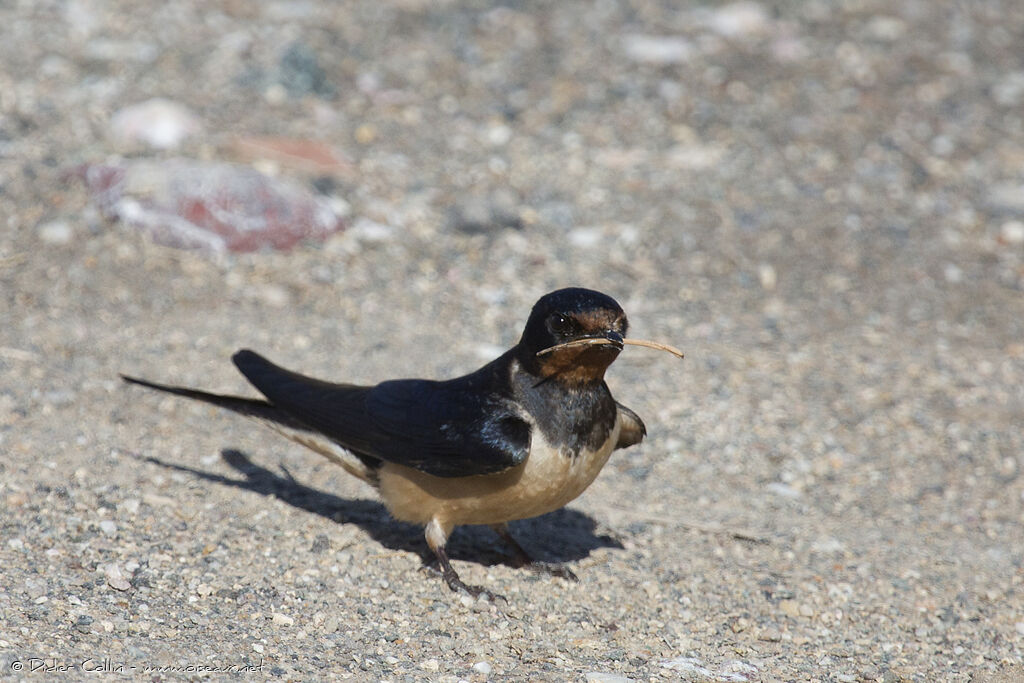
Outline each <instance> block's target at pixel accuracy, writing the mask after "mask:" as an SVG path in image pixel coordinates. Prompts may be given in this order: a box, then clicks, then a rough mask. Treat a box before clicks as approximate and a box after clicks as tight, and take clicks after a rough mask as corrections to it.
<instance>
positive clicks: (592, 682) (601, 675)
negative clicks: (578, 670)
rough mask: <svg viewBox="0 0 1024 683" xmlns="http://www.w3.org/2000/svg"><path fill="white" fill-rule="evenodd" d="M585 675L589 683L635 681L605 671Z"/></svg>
mask: <svg viewBox="0 0 1024 683" xmlns="http://www.w3.org/2000/svg"><path fill="white" fill-rule="evenodd" d="M583 675H584V677H585V678H586V679H587V683H630V681H632V680H633V679H632V678H626V677H625V676H620V675H619V674H611V673H606V672H604V671H590V672H587V673H585V674H583Z"/></svg>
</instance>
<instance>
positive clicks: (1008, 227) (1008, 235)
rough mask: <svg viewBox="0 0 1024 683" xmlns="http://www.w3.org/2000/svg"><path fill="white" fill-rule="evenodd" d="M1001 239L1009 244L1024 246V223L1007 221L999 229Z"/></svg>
mask: <svg viewBox="0 0 1024 683" xmlns="http://www.w3.org/2000/svg"><path fill="white" fill-rule="evenodd" d="M999 237H1000V239H1002V240H1003V241H1004V242H1006V243H1007V244H1024V221H1006V222H1005V223H1003V225H1002V226H1001V227H1000V228H999Z"/></svg>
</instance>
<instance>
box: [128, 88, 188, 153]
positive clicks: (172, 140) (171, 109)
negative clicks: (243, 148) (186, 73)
mask: <svg viewBox="0 0 1024 683" xmlns="http://www.w3.org/2000/svg"><path fill="white" fill-rule="evenodd" d="M201 129H202V124H201V123H200V121H199V118H198V117H196V115H195V114H193V113H192V112H191V111H190V110H189V108H188V107H186V106H185V105H183V104H180V103H178V102H173V101H171V100H167V99H164V98H161V97H156V98H153V99H151V100H146V101H145V102H140V103H138V104H133V105H129V106H127V107H124V108H123V109H121V110H119V111H118V112H117V113H116V114H114V116H113V117H112V118H111V119H110V134H111V136H113V138H114V139H115V140H118V141H120V142H122V143H124V144H131V143H143V144H145V145H148V146H150V147H154V148H156V149H174V148H176V147H179V146H181V143H182V142H184V141H185V139H186V138H188V137H189V136H191V135H194V134H196V133H198V132H199V131H200V130H201Z"/></svg>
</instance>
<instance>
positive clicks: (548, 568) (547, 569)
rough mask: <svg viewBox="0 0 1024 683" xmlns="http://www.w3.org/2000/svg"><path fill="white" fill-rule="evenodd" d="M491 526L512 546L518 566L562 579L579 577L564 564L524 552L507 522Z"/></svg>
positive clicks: (577, 578) (573, 579) (577, 579)
mask: <svg viewBox="0 0 1024 683" xmlns="http://www.w3.org/2000/svg"><path fill="white" fill-rule="evenodd" d="M491 528H492V529H494V533H496V534H498V535H499V536H501V540H503V541H505V543H506V544H507V545H508V546H509V547H510V548H512V551H513V552H514V553H515V554H516V561H517V562H518V563H519V564H518V566H520V567H526V568H527V569H529V570H530V571H534V572H537V573H538V574H548V575H549V576H559V577H561V578H563V579H568V580H570V581H579V577H577V576H576V574H574V573H573V571H572V570H571V569H569V568H568V567H566V566H565V565H564V564H557V563H553V562H539V561H537V560H535V559H533V557H531V556H530V553H528V552H526V548H524V547H523V546H521V545H519V541H517V540H516V539H515V537H514V536H513V535H512V532H510V531H509V530H508V524H506V523H504V522H503V523H501V524H492V525H491Z"/></svg>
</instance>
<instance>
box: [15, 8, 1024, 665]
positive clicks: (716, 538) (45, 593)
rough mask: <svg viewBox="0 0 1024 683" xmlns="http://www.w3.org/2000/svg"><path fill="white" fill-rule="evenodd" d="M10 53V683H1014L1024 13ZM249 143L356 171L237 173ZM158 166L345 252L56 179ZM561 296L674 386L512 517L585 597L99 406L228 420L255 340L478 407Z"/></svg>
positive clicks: (238, 34)
mask: <svg viewBox="0 0 1024 683" xmlns="http://www.w3.org/2000/svg"><path fill="white" fill-rule="evenodd" d="M0 25H2V26H4V29H3V40H2V41H0V57H2V59H0V202H2V204H0V205H2V211H0V218H2V220H3V221H4V223H3V224H2V226H3V227H2V228H0V453H2V461H0V506H2V508H0V509H2V510H3V515H2V525H3V526H2V533H0V566H2V571H0V666H2V670H3V674H2V675H4V676H13V677H14V678H17V679H24V680H37V679H39V678H41V677H44V676H45V677H47V678H50V677H61V678H64V679H67V680H77V679H80V678H81V676H82V672H83V668H84V669H97V670H99V671H100V672H108V673H113V672H118V671H120V672H123V673H125V674H129V675H134V676H137V677H142V678H147V679H150V678H151V679H178V678H181V677H187V678H205V677H212V678H217V679H221V678H230V679H231V680H235V679H237V678H244V679H246V680H249V679H263V678H267V677H272V678H280V679H282V680H313V679H328V678H352V679H355V680H393V681H413V680H437V681H452V682H454V681H458V680H468V681H483V680H565V681H585V680H590V681H606V682H607V681H620V680H626V679H631V680H637V681H643V680H687V681H690V680H694V681H776V680H779V681H790V680H791V681H860V680H864V681H888V682H892V681H904V680H906V681H939V680H942V681H1016V680H1021V679H1022V678H1024V593H1022V591H1024V566H1022V562H1024V533H1022V523H1024V478H1022V477H1021V476H1020V474H1021V468H1022V467H1024V431H1022V423H1024V419H1022V414H1024V223H1022V221H1024V61H1022V54H1024V53H1022V48H1021V46H1022V45H1024V7H1022V6H1021V5H1020V3H1016V2H1012V1H1009V0H1003V1H1001V2H1000V1H997V0H992V1H979V2H970V3H966V2H941V1H936V2H925V1H923V0H901V1H899V2H888V1H886V2H883V1H882V0H850V1H845V2H829V1H826V0H815V1H813V2H778V3H773V4H769V3H764V4H755V3H742V4H739V5H728V6H725V5H719V4H715V3H688V2H668V1H665V2H661V3H658V2H647V1H645V0H638V1H636V2H616V1H612V0H601V1H598V2H565V3H558V4H557V5H556V4H555V3H537V2H505V3H501V2H493V3H492V2H485V1H478V2H465V3H457V2H442V3H429V2H418V1H416V0H404V1H402V2H394V3H378V2H374V1H372V0H367V1H365V2H345V3H329V2H314V1H313V0H308V1H304V2H303V1H298V2H268V3H245V2H238V1H236V0H219V1H217V2H175V3H147V2H127V1H126V0H67V1H58V0H54V1H52V2H31V1H22V2H7V3H2V4H0ZM152 97H164V98H169V99H170V100H173V101H175V102H178V103H180V104H182V105H184V106H185V107H188V108H189V109H190V110H191V112H192V113H193V115H194V117H195V120H196V121H198V122H199V123H201V126H199V127H198V128H195V129H194V130H193V132H192V134H191V135H190V136H189V137H187V138H186V139H185V140H184V141H183V142H182V143H181V144H180V147H179V148H178V149H173V150H168V151H157V150H153V149H150V148H148V147H147V146H146V145H145V144H142V143H134V144H133V143H131V142H126V141H125V139H124V138H125V137H126V136H129V137H130V135H129V133H126V132H125V131H124V130H119V129H118V127H117V124H115V123H114V115H115V113H116V112H118V111H119V110H121V109H122V108H123V107H125V106H127V105H131V104H135V103H138V102H141V101H145V100H147V99H149V98H152ZM268 136H274V137H279V138H289V139H299V140H305V141H311V142H308V144H309V145H311V146H312V147H313V148H316V149H321V147H318V146H322V148H323V149H330V150H332V152H333V153H334V154H335V156H334V157H332V159H333V161H330V162H329V163H326V164H322V165H320V166H317V167H316V168H313V169H311V168H310V167H309V165H308V164H305V165H304V164H303V163H297V162H296V161H295V160H294V159H290V158H281V157H280V156H274V155H271V154H263V153H255V154H254V153H252V151H251V146H250V147H246V145H244V144H239V143H238V140H239V138H264V137H268ZM246 150H248V151H246ZM178 156H180V157H186V158H192V159H199V160H216V161H233V162H239V163H244V164H249V165H255V166H256V167H258V168H260V169H261V170H263V171H265V172H268V173H273V174H276V175H277V177H280V178H290V179H293V180H296V181H297V182H300V183H302V184H303V186H304V187H306V188H308V189H310V190H312V191H314V192H318V193H320V195H322V196H323V197H324V198H325V200H326V201H329V202H330V204H331V206H333V207H334V208H335V209H336V210H337V211H339V212H341V213H342V214H344V216H345V221H346V224H347V225H348V226H349V229H348V230H346V231H344V232H341V233H339V234H337V235H334V236H333V237H331V238H330V239H328V240H327V241H326V242H324V243H303V244H301V245H300V246H298V247H297V248H295V249H293V250H292V251H289V252H275V251H270V250H264V251H260V252H256V253H250V254H221V255H214V254H210V253H205V252H201V251H184V250H179V249H174V248H171V247H168V246H162V245H159V244H156V243H154V241H153V240H152V239H151V238H150V236H149V235H147V234H144V233H142V232H140V231H138V230H137V229H135V228H134V227H132V226H131V225H127V224H125V223H123V222H111V221H107V220H105V219H104V218H103V217H102V216H101V215H100V212H99V211H98V209H97V208H96V206H95V203H94V201H93V200H92V198H90V196H89V195H88V194H87V192H86V191H85V189H84V188H83V186H82V185H81V183H79V182H77V181H75V180H73V179H69V177H68V175H67V171H68V169H70V168H73V167H74V166H75V165H77V164H81V163H89V162H93V163H95V162H104V161H107V162H109V161H112V160H113V161H117V160H118V159H133V158H141V159H150V160H156V161H161V160H164V159H168V158H170V157H178ZM570 284H576V285H583V286H588V287H592V288H596V289H600V290H603V291H605V292H608V293H609V294H611V295H613V296H615V297H616V298H617V299H618V300H619V301H620V302H621V303H622V305H623V306H624V308H625V309H626V311H627V312H628V314H629V315H630V318H631V321H632V326H633V331H634V333H635V335H636V336H640V337H646V338H652V339H658V340H661V341H666V342H669V343H672V344H675V345H678V346H680V347H682V348H683V349H684V350H685V351H686V354H687V357H686V360H685V361H683V362H682V363H680V362H678V361H676V360H674V359H672V358H670V357H669V356H667V355H664V354H657V353H654V352H651V351H647V350H643V349H628V350H627V352H626V353H624V354H623V356H622V357H621V358H620V359H619V361H618V362H617V363H616V364H615V365H614V366H613V368H612V370H611V372H610V374H609V383H610V385H611V387H612V390H613V392H614V393H615V395H616V397H617V398H618V399H619V400H620V401H622V402H623V403H625V404H626V405H628V406H630V407H632V408H633V409H634V410H636V411H637V412H638V413H639V414H640V415H641V416H643V418H644V419H645V421H646V423H647V426H648V429H649V436H648V438H647V440H646V441H645V442H644V443H643V444H642V445H641V446H639V447H637V448H634V449H631V450H629V451H624V452H620V453H617V454H616V455H615V456H614V457H613V459H612V460H611V462H610V463H609V464H608V466H607V467H606V468H605V471H604V472H603V473H602V475H601V476H600V477H599V479H598V481H597V482H596V483H595V484H594V485H593V486H592V487H591V488H590V489H589V490H588V491H587V492H586V493H585V494H584V495H583V496H582V497H580V498H579V499H578V500H577V501H575V502H573V503H572V504H571V505H570V506H569V507H568V508H567V509H565V510H563V511H561V512H558V513H555V514H551V515H549V516H546V517H543V518H540V519H536V520H530V521H525V522H521V523H517V524H515V525H514V531H515V532H516V534H517V535H518V536H519V538H521V539H522V541H523V543H524V545H526V546H527V547H529V548H530V549H532V550H533V551H534V552H535V553H537V554H539V555H541V556H542V557H544V558H546V559H549V560H554V561H564V562H568V563H570V566H571V567H572V568H573V569H574V571H575V572H576V573H577V574H579V575H580V577H581V580H580V582H579V583H578V584H571V583H568V582H565V581H563V580H558V579H549V578H544V577H539V576H535V575H532V574H529V573H527V572H523V571H521V570H517V569H514V568H512V567H511V566H509V559H508V556H507V554H506V552H505V550H504V549H503V548H502V546H501V545H500V543H499V542H498V540H497V539H496V538H495V537H494V536H493V535H492V534H491V532H490V531H489V530H487V529H475V528H468V529H462V530H460V531H458V532H456V535H455V537H454V539H453V542H452V556H453V558H454V561H455V565H456V567H457V568H458V570H459V571H460V572H461V573H462V576H463V578H464V579H465V580H466V581H467V582H469V583H483V584H486V585H487V586H489V587H492V588H493V589H494V590H496V591H497V592H500V593H503V594H504V595H506V596H507V597H508V604H505V603H502V602H498V603H497V604H490V603H486V602H474V601H472V600H470V599H469V598H468V597H466V598H463V597H460V596H459V595H457V594H454V593H452V592H450V591H449V590H448V589H447V588H446V587H445V586H444V584H443V583H442V581H441V580H440V579H439V578H438V577H437V576H436V575H434V574H432V573H431V572H430V571H428V570H425V569H423V568H422V565H423V557H424V554H425V552H426V547H425V544H424V542H423V540H422V537H421V533H420V530H419V529H417V528H414V527H412V526H408V525H402V524H397V523H393V522H391V521H389V519H388V517H387V514H386V512H385V510H384V509H383V508H382V506H381V505H380V504H379V503H378V502H377V501H376V499H375V498H374V496H373V492H372V491H371V490H369V489H368V488H366V487H365V486H363V485H362V484H360V483H359V482H357V481H354V480H352V479H351V478H348V477H347V476H346V475H345V473H344V472H343V471H341V470H340V469H339V468H337V467H335V466H332V465H331V464H330V463H328V462H326V461H324V460H322V459H320V458H319V457H318V456H316V455H315V454H312V453H309V452H306V451H304V450H302V449H301V448H299V447H297V446H294V445H291V444H290V443H288V442H286V441H284V440H282V439H280V438H278V437H277V436H275V435H274V434H272V433H270V432H268V431H264V430H262V429H261V428H260V427H258V426H257V425H254V424H250V423H248V422H247V421H245V420H243V419H240V418H236V417H233V416H230V415H226V414H224V413H221V412H218V411H216V410H214V409H211V408H206V407H203V406H198V405H192V404H190V403H188V402H185V401H180V400H174V399H169V398H163V397H161V396H158V395H155V394H152V393H148V392H145V391H143V390H140V389H135V388H129V387H126V386H124V385H122V384H121V383H120V382H119V380H118V378H117V373H119V372H131V373H136V374H140V375H143V376H147V377H151V378H153V379H158V380H166V381H173V382H181V383H186V384H193V385H199V386H203V387H208V388H212V389H216V390H223V391H233V392H247V391H248V388H247V387H246V385H245V382H244V381H243V380H242V379H241V377H240V376H239V375H238V374H237V373H236V372H235V371H234V369H233V367H232V366H231V364H230V362H229V361H228V357H229V356H230V354H231V353H232V352H233V351H235V350H236V349H238V348H241V347H250V348H254V349H256V350H259V351H261V352H263V353H265V354H266V355H268V356H269V357H271V358H272V359H274V360H276V361H277V362H279V363H281V364H284V365H287V366H290V367H293V368H296V369H299V370H302V371H305V372H307V373H310V374H315V375H319V376H322V377H325V378H330V379H336V380H344V381H351V382H374V381H378V380H381V379H385V378H390V377H400V376H423V377H447V376H453V375H455V374H458V373H462V372H465V371H469V370H471V369H474V368H475V367H477V366H478V365H480V364H482V363H483V362H484V361H485V360H487V359H489V358H491V357H493V356H494V355H496V354H497V353H498V352H499V351H501V350H502V349H503V348H505V347H507V346H509V345H511V344H512V343H514V341H515V340H516V339H517V337H518V335H519V333H520V331H521V326H522V324H523V322H524V321H525V318H526V315H527V313H528V311H529V308H530V306H531V305H532V303H533V301H534V300H535V299H536V298H537V297H538V296H539V295H541V294H543V293H544V292H546V291H549V290H551V289H554V288H556V287H560V286H565V285H570ZM161 667H167V668H165V669H163V670H162V671H161V670H160V669H161ZM232 667H235V669H232ZM245 667H249V668H248V669H246V668H245ZM153 668H155V669H156V670H154V669H153ZM225 669H226V670H228V671H234V673H230V674H228V675H225V674H223V673H216V671H218V670H225Z"/></svg>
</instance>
